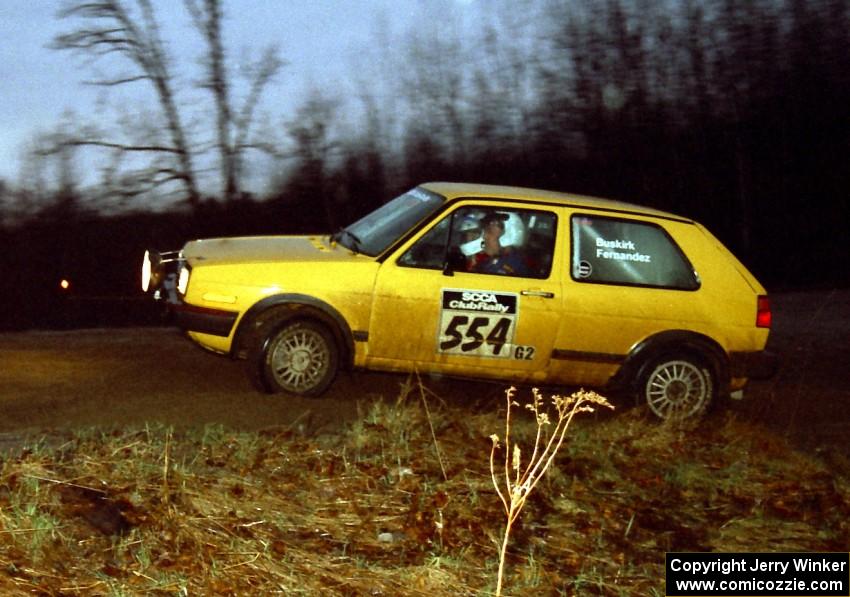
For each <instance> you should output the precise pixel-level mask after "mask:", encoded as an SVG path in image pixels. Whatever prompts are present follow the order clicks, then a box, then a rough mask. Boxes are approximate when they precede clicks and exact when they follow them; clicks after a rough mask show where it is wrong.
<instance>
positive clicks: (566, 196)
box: [419, 182, 693, 222]
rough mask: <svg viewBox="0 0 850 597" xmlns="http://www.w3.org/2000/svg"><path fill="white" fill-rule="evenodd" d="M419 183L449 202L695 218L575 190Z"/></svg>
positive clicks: (454, 183) (681, 218) (684, 218)
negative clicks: (483, 200) (509, 201)
mask: <svg viewBox="0 0 850 597" xmlns="http://www.w3.org/2000/svg"><path fill="white" fill-rule="evenodd" d="M419 186H420V187H422V188H424V189H427V190H429V191H433V192H434V193H438V194H440V195H442V196H443V197H445V198H446V199H447V200H448V201H451V200H454V199H461V198H467V197H482V198H490V199H517V200H521V201H535V202H543V203H549V204H555V205H563V206H568V207H579V208H588V209H599V210H604V211H612V212H618V213H631V214H640V215H647V216H656V217H660V218H665V219H673V220H680V221H686V222H692V221H693V220H691V219H690V218H686V217H683V216H680V215H677V214H674V213H670V212H666V211H662V210H659V209H654V208H652V207H646V206H643V205H637V204H635V203H627V202H625V201H616V200H613V199H602V198H599V197H590V196H587V195H575V194H572V193H560V192H556V191H545V190H542V189H532V188H526V187H511V186H501V185H488V184H474V183H463V182H427V183H424V184H421V185H419Z"/></svg>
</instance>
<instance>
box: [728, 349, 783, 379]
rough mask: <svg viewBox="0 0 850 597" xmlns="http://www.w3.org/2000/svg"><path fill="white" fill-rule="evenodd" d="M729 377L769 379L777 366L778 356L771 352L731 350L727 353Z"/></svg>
mask: <svg viewBox="0 0 850 597" xmlns="http://www.w3.org/2000/svg"><path fill="white" fill-rule="evenodd" d="M729 368H730V374H731V375H730V377H732V378H749V379H769V378H771V377H773V376H774V375H775V374H776V370H777V369H778V368H779V358H778V357H777V356H776V355H775V354H774V353H772V352H769V351H766V350H760V351H757V352H733V353H730V354H729Z"/></svg>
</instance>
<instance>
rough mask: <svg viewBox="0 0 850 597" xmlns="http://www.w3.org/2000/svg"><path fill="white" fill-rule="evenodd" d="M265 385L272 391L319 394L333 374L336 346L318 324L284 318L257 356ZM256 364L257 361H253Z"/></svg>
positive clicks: (335, 365)
mask: <svg viewBox="0 0 850 597" xmlns="http://www.w3.org/2000/svg"><path fill="white" fill-rule="evenodd" d="M259 357H260V359H261V361H260V363H257V364H259V369H260V371H261V372H262V376H263V382H264V385H265V387H266V388H267V389H268V390H270V391H272V392H288V393H290V394H297V395H300V396H318V395H320V394H321V393H322V392H324V391H325V390H326V389H327V388H328V386H329V385H330V384H331V382H332V381H333V380H334V377H336V373H337V369H338V367H339V349H338V348H337V345H336V341H335V340H334V337H333V335H332V334H331V332H330V331H329V330H328V329H327V328H326V327H325V326H324V325H322V324H321V323H318V322H316V321H312V320H307V319H299V320H295V321H287V322H284V323H283V324H282V325H280V326H278V327H276V328H274V330H273V331H271V333H269V334H268V335H267V336H266V340H265V342H264V343H263V349H262V351H261V352H260V355H259ZM255 365H256V364H255Z"/></svg>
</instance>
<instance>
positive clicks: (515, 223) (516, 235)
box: [498, 211, 525, 247]
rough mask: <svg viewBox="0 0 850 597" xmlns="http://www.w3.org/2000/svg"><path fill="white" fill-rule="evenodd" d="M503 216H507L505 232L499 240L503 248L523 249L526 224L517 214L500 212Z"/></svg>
mask: <svg viewBox="0 0 850 597" xmlns="http://www.w3.org/2000/svg"><path fill="white" fill-rule="evenodd" d="M498 213H499V215H501V216H506V217H507V219H506V220H505V232H504V234H502V236H501V238H499V244H501V245H502V246H503V247H521V246H522V245H524V244H525V222H523V221H522V218H521V217H519V215H517V213H516V212H514V211H511V212H508V213H503V212H498Z"/></svg>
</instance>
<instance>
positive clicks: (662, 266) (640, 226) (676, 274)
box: [570, 214, 699, 290]
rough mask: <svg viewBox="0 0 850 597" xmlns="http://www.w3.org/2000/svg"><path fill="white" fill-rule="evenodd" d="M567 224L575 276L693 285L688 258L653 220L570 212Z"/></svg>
mask: <svg viewBox="0 0 850 597" xmlns="http://www.w3.org/2000/svg"><path fill="white" fill-rule="evenodd" d="M571 226H572V259H571V260H570V262H571V269H572V272H571V273H572V277H573V279H574V280H576V281H577V282H589V283H598V284H622V285H627V286H653V287H659V288H673V289H678V290H696V289H697V288H699V280H698V278H697V275H696V273H695V272H694V269H693V267H692V266H691V264H690V262H689V261H688V260H687V258H686V257H685V255H684V253H682V250H681V249H680V248H679V247H678V245H676V243H675V242H674V241H673V239H672V238H671V237H670V235H669V234H668V233H667V231H666V230H664V229H663V228H662V227H661V226H658V225H657V224H653V223H650V222H638V221H635V220H623V219H618V218H607V217H598V216H592V215H582V214H576V215H574V216H573V217H572V220H571Z"/></svg>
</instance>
